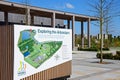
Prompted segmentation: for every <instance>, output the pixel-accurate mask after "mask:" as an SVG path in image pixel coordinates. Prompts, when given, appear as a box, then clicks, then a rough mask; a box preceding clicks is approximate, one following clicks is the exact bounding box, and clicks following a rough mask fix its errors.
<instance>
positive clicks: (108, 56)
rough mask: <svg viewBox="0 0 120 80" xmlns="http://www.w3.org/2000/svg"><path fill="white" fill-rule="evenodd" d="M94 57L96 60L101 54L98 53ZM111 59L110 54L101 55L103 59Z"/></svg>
mask: <svg viewBox="0 0 120 80" xmlns="http://www.w3.org/2000/svg"><path fill="white" fill-rule="evenodd" d="M96 57H97V58H100V57H101V54H100V53H97V55H96ZM112 58H113V55H112V53H103V59H112Z"/></svg>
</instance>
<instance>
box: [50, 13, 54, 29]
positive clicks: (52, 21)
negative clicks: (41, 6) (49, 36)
mask: <svg viewBox="0 0 120 80" xmlns="http://www.w3.org/2000/svg"><path fill="white" fill-rule="evenodd" d="M51 26H52V27H53V28H55V12H53V15H52V18H51Z"/></svg>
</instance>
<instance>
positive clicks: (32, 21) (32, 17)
mask: <svg viewBox="0 0 120 80" xmlns="http://www.w3.org/2000/svg"><path fill="white" fill-rule="evenodd" d="M31 25H34V15H31Z"/></svg>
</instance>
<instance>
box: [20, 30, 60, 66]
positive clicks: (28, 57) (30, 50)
mask: <svg viewBox="0 0 120 80" xmlns="http://www.w3.org/2000/svg"><path fill="white" fill-rule="evenodd" d="M35 35H36V31H35V30H31V29H29V30H23V31H21V32H20V36H19V40H18V47H19V50H20V52H21V53H22V54H23V56H24V60H25V61H26V62H27V63H29V64H30V65H32V66H33V67H35V68H38V67H39V66H40V65H41V64H42V63H44V62H45V61H46V60H48V59H49V58H51V57H52V56H53V55H54V54H55V53H56V52H57V51H58V50H59V49H60V47H61V45H62V41H44V42H40V41H37V40H36V39H35V38H34V36H35Z"/></svg>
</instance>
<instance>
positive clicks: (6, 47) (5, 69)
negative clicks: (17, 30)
mask: <svg viewBox="0 0 120 80" xmlns="http://www.w3.org/2000/svg"><path fill="white" fill-rule="evenodd" d="M13 30H14V27H13V26H0V80H13V58H14V54H13V53H14V31H13Z"/></svg>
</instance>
